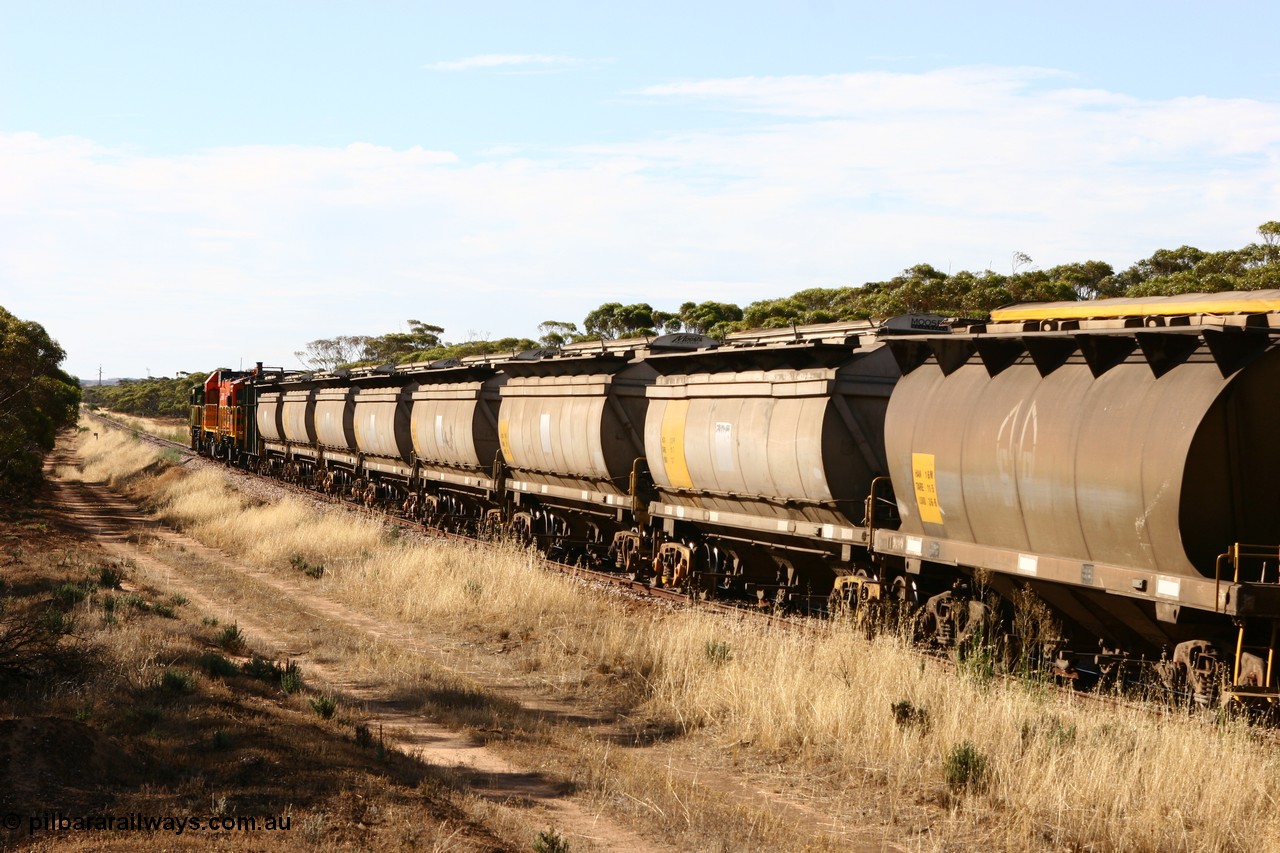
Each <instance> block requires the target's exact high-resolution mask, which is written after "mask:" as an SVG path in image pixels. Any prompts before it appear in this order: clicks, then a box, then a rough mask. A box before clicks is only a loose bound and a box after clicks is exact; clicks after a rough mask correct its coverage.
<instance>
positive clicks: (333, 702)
mask: <svg viewBox="0 0 1280 853" xmlns="http://www.w3.org/2000/svg"><path fill="white" fill-rule="evenodd" d="M311 710H313V711H315V712H316V714H317V715H318V716H319V717H320V718H322V719H325V720H327V719H329V718H330V717H332V716H333V715H334V713H336V712H337V710H338V700H337V699H335V698H333V697H332V696H330V695H328V694H325V695H323V696H315V697H312V699H311Z"/></svg>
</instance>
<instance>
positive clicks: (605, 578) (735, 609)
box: [86, 412, 808, 627]
mask: <svg viewBox="0 0 1280 853" xmlns="http://www.w3.org/2000/svg"><path fill="white" fill-rule="evenodd" d="M86 414H87V416H88V417H89V418H90V419H92V420H93V421H95V422H97V423H101V424H103V425H104V426H107V427H109V428H111V429H120V430H127V431H130V432H133V433H134V434H135V435H136V436H137V437H138V439H139V440H141V441H143V442H145V443H147V444H150V445H152V446H154V447H157V448H160V449H162V450H167V451H171V452H177V453H178V454H179V455H180V457H181V459H182V460H183V462H182V463H181V464H182V465H184V466H186V465H188V464H189V463H190V462H192V461H199V462H202V463H209V464H217V468H218V470H221V471H225V472H226V473H228V474H230V475H231V476H233V477H237V478H243V479H244V480H247V481H255V482H257V481H265V482H267V483H270V484H271V486H272V487H273V488H277V489H280V490H281V491H284V492H287V493H291V494H294V495H297V496H299V497H302V498H304V499H306V500H308V501H311V502H314V503H316V504H317V505H328V506H341V507H343V508H346V509H348V510H351V511H353V512H359V513H362V514H371V515H376V516H377V517H378V518H379V519H380V520H382V521H383V522H384V523H386V524H390V525H394V526H396V527H398V528H400V529H401V530H404V531H408V532H410V533H412V534H414V535H417V536H421V537H424V538H426V539H435V540H443V541H454V542H465V543H468V544H471V545H476V546H480V547H486V546H489V545H491V544H492V543H491V542H490V541H489V540H487V539H482V538H479V537H475V536H468V535H465V534H461V533H456V532H452V531H447V530H438V529H435V528H430V527H426V526H424V525H422V524H420V523H418V522H415V521H411V520H409V519H406V518H401V517H399V516H396V515H392V514H389V513H385V512H380V511H378V510H374V509H370V508H368V507H365V506H364V505H362V504H360V503H357V502H355V501H351V500H348V499H346V498H342V497H336V496H333V495H329V494H325V493H323V492H317V491H315V490H314V489H309V488H307V487H306V486H301V485H298V484H296V483H290V482H287V481H284V480H279V479H275V478H271V477H265V476H263V475H261V474H256V473H254V472H252V471H247V470H245V469H243V468H237V467H234V466H231V465H222V464H218V463H213V462H211V460H208V459H207V458H206V457H203V456H201V455H200V454H198V453H196V452H195V451H194V450H192V449H191V448H190V447H188V446H187V445H186V444H183V443H181V442H177V441H172V440H170V439H166V438H161V437H160V436H157V435H153V434H151V433H148V432H144V431H142V430H136V429H133V428H132V427H129V426H127V425H125V424H121V423H119V422H118V421H114V420H112V419H111V418H109V417H107V416H105V415H101V414H98V413H96V412H88V413H86ZM542 564H543V566H544V567H545V568H546V569H547V570H548V571H555V572H559V573H561V574H565V575H570V576H573V577H577V578H581V579H583V580H586V581H589V582H592V583H598V584H601V585H604V586H608V587H614V588H619V589H621V590H624V591H626V592H627V593H629V594H631V595H632V596H634V597H636V598H638V599H651V600H655V601H666V602H674V603H677V604H682V605H687V606H694V605H696V606H698V607H700V608H704V609H709V610H714V611H720V612H724V613H731V614H743V613H750V614H752V615H753V616H756V617H759V618H761V619H764V620H767V621H769V622H772V623H774V624H779V625H789V626H792V627H798V626H802V625H804V624H805V622H806V621H807V619H808V617H801V616H795V615H779V614H776V613H771V612H767V611H765V610H763V609H761V608H760V607H755V606H751V605H747V604H744V603H735V602H730V601H716V600H705V599H701V598H698V597H696V596H691V595H689V594H687V593H684V592H680V591H679V590H674V589H670V588H667V587H661V586H653V585H652V584H648V583H644V582H641V581H636V580H633V579H631V578H629V577H627V576H625V575H620V574H618V573H616V572H605V571H598V570H595V569H589V568H586V567H584V566H579V565H573V564H570V563H562V562H558V561H555V560H550V559H545V558H544V559H543V561H542Z"/></svg>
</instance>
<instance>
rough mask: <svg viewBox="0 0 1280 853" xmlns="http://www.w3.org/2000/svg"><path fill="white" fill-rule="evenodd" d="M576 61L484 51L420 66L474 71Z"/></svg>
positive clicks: (541, 66)
mask: <svg viewBox="0 0 1280 853" xmlns="http://www.w3.org/2000/svg"><path fill="white" fill-rule="evenodd" d="M578 62H579V60H577V59H574V58H573V57H571V56H551V55H548V54H545V53H485V54H481V55H479V56H468V57H465V58H463V59H451V60H446V61H443V62H432V63H429V64H427V65H424V66H422V67H423V68H425V69H426V70H428V71H476V70H478V69H487V68H530V67H534V68H549V67H554V66H566V65H576V64H577V63H578Z"/></svg>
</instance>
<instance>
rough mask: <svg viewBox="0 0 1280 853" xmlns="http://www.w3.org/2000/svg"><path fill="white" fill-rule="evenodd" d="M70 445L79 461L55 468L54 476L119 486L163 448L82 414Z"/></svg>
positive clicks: (158, 456)
mask: <svg viewBox="0 0 1280 853" xmlns="http://www.w3.org/2000/svg"><path fill="white" fill-rule="evenodd" d="M74 445H75V448H76V453H77V455H78V456H79V457H80V463H79V464H78V465H76V466H74V467H72V466H63V467H61V468H59V469H58V476H59V477H61V478H62V479H64V480H83V481H88V482H94V483H107V484H108V485H111V486H119V485H122V484H124V483H126V482H128V481H129V480H131V479H132V478H134V477H136V476H137V475H138V474H139V473H141V472H142V471H144V470H147V469H148V468H151V467H152V466H155V465H156V464H157V463H159V462H160V461H161V460H162V459H163V457H164V453H163V451H161V450H159V449H157V448H156V447H153V446H152V445H150V444H145V443H143V442H142V441H140V440H139V439H138V438H137V436H135V435H133V434H132V433H129V432H125V431H123V430H116V429H110V428H103V427H101V426H99V425H97V424H94V423H92V422H90V421H87V420H85V419H83V418H82V419H81V420H80V425H79V427H78V432H77V436H76V438H75V440H74Z"/></svg>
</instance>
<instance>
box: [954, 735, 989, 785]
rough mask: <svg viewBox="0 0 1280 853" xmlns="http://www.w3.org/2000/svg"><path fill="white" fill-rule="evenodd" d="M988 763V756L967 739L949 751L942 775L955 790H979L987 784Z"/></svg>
mask: <svg viewBox="0 0 1280 853" xmlns="http://www.w3.org/2000/svg"><path fill="white" fill-rule="evenodd" d="M988 764H989V761H988V760H987V757H986V756H985V755H983V754H982V753H981V752H979V751H978V748H977V747H976V746H974V745H973V743H971V742H970V741H967V740H966V741H964V742H963V743H959V744H957V745H955V746H954V747H952V748H951V752H949V753H947V760H946V761H945V762H943V765H942V775H943V778H945V779H946V782H947V787H949V788H950V789H951V790H953V791H979V790H982V789H983V788H985V787H986V785H987V770H988Z"/></svg>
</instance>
